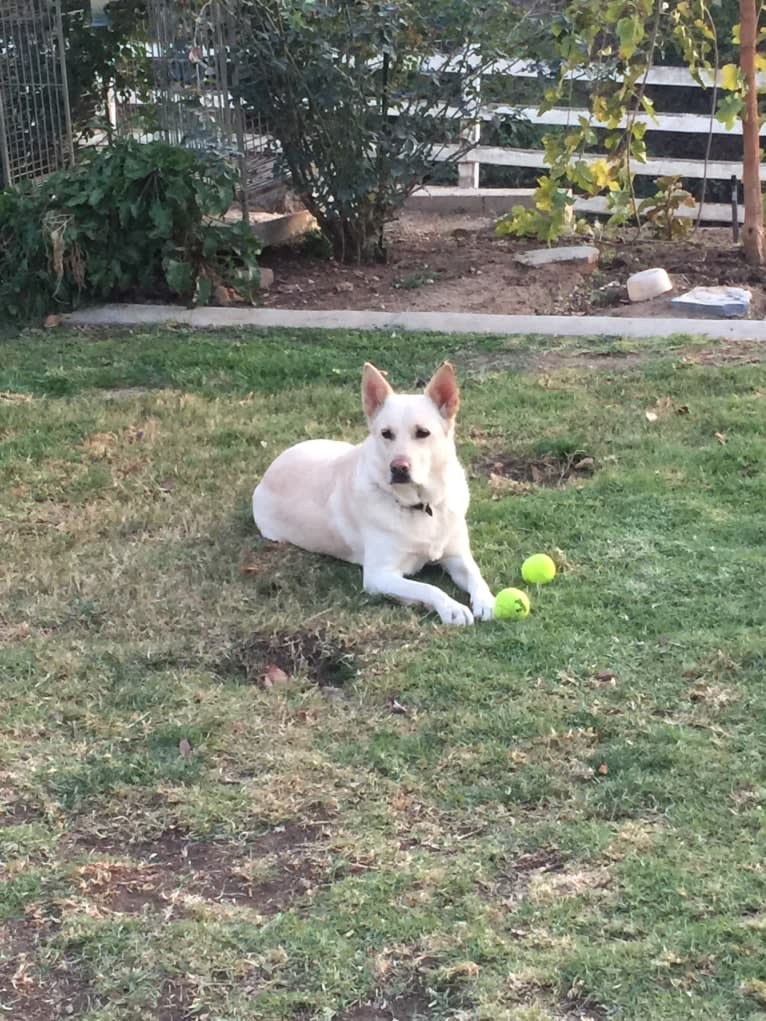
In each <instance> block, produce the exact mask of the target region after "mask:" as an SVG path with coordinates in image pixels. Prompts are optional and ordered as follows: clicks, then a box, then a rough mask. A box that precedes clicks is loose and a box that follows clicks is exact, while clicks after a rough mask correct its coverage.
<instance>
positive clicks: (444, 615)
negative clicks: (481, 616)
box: [364, 564, 473, 624]
mask: <svg viewBox="0 0 766 1021" xmlns="http://www.w3.org/2000/svg"><path fill="white" fill-rule="evenodd" d="M364 591H365V592H369V593H370V594H371V595H379V596H389V597H390V598H391V599H398V600H399V601H400V602H403V603H423V605H424V606H429V607H430V608H431V609H432V610H435V611H436V613H438V614H439V616H440V617H441V620H442V623H443V624H473V614H472V613H471V611H470V610H469V609H468V607H467V606H463V604H462V603H458V602H457V600H455V599H452V598H451V597H450V596H448V595H447V593H446V592H442V590H441V589H439V588H437V587H436V586H435V585H426V584H425V583H424V582H422V581H410V579H409V578H405V577H403V576H402V575H401V574H398V573H397V572H396V571H393V570H391V569H390V568H387V567H380V566H379V565H376V564H365V565H364Z"/></svg>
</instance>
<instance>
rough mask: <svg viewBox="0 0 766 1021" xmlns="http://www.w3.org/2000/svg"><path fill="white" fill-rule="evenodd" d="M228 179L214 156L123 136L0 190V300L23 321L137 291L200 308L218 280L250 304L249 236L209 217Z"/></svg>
mask: <svg viewBox="0 0 766 1021" xmlns="http://www.w3.org/2000/svg"><path fill="white" fill-rule="evenodd" d="M235 182H236V178H235V174H234V171H233V169H232V168H231V167H230V166H229V165H228V164H227V163H226V162H225V161H224V160H223V159H221V157H219V156H215V155H213V154H208V153H204V154H202V153H197V152H191V151H189V150H187V149H182V148H179V147H176V146H171V145H166V144H165V143H161V142H153V143H151V144H148V145H141V144H139V143H137V142H132V141H122V142H119V143H117V144H115V145H114V146H111V147H110V148H108V149H105V150H101V151H97V152H94V154H93V155H91V156H89V157H88V158H87V159H86V160H85V161H84V162H83V163H82V164H81V165H80V166H79V167H77V168H75V169H73V170H66V171H61V172H59V173H57V174H53V175H51V176H50V177H49V178H47V179H46V181H45V182H43V184H41V185H37V186H31V185H27V186H24V187H20V188H15V189H8V190H6V191H4V192H2V193H0V304H1V307H2V308H3V310H4V312H5V313H6V315H9V316H10V317H12V318H26V317H31V316H35V315H43V314H45V313H46V312H50V311H52V310H54V309H57V310H62V309H67V308H71V307H72V306H73V305H76V304H77V303H78V302H80V301H82V300H104V299H107V298H113V297H119V296H121V295H126V294H128V295H135V294H136V293H138V294H143V295H154V296H168V295H169V294H170V295H174V296H177V297H179V298H181V299H183V300H187V301H194V302H196V303H199V304H206V303H207V302H208V301H209V300H210V298H211V295H212V293H213V290H214V288H215V286H216V285H218V284H221V285H224V286H227V287H232V288H234V289H235V290H236V291H237V292H238V293H239V294H240V295H241V296H242V297H244V298H247V299H248V300H253V297H254V294H255V291H256V289H257V287H258V280H259V276H258V266H257V256H258V254H259V251H260V245H259V242H258V240H257V239H256V238H255V236H254V234H253V233H252V231H251V229H250V228H249V227H248V226H247V225H246V224H242V223H231V224H228V223H215V222H212V219H211V218H213V217H220V216H222V215H223V214H224V213H225V212H226V211H227V210H228V209H229V208H230V206H231V204H232V202H233V201H234V197H235Z"/></svg>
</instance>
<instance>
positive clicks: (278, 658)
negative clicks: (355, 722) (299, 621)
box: [223, 628, 355, 688]
mask: <svg viewBox="0 0 766 1021" xmlns="http://www.w3.org/2000/svg"><path fill="white" fill-rule="evenodd" d="M223 666H224V670H225V672H226V673H228V674H231V673H233V674H235V675H236V676H239V677H242V678H243V679H244V681H245V682H246V683H247V684H263V682H264V678H265V677H267V675H269V673H272V674H273V672H274V668H276V669H277V670H278V671H281V672H282V673H283V674H284V675H285V678H284V679H285V680H287V679H290V678H293V677H307V678H308V679H309V680H310V681H312V682H313V683H314V684H317V685H319V687H332V688H340V687H342V686H343V685H344V684H345V683H346V681H348V680H350V679H351V678H352V677H353V676H354V673H355V667H354V655H353V650H352V649H351V646H350V645H349V644H348V642H346V640H345V639H343V638H339V637H337V636H335V635H333V634H331V633H330V632H329V631H327V630H324V629H321V628H319V629H313V630H304V631H296V632H285V631H279V632H276V633H274V634H271V635H267V634H262V633H260V632H256V633H255V634H253V635H250V636H249V637H248V638H246V639H244V640H243V641H241V642H238V643H237V644H236V645H235V646H234V647H233V648H232V650H231V651H230V652H229V654H228V656H227V657H226V661H225V663H224V664H223Z"/></svg>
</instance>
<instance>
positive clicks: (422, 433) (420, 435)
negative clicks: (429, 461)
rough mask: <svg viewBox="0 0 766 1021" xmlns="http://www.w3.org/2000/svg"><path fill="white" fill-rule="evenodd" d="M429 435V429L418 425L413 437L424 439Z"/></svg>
mask: <svg viewBox="0 0 766 1021" xmlns="http://www.w3.org/2000/svg"><path fill="white" fill-rule="evenodd" d="M430 435H431V431H430V430H429V429H421V428H420V426H418V427H417V429H416V430H415V439H416V440H424V439H425V438H426V436H430Z"/></svg>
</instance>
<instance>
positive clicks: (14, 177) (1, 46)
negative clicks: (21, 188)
mask: <svg viewBox="0 0 766 1021" xmlns="http://www.w3.org/2000/svg"><path fill="white" fill-rule="evenodd" d="M65 51H66V47H65V43H64V33H63V30H62V22H61V7H60V3H59V0H0V186H3V187H7V186H8V185H11V184H16V183H18V182H19V181H23V180H25V179H35V178H40V177H44V176H45V175H46V174H49V173H51V172H52V171H54V170H59V169H60V168H61V167H64V166H68V165H71V164H72V163H73V162H74V147H73V139H72V119H71V112H70V106H69V91H68V88H67V75H66V52H65Z"/></svg>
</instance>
